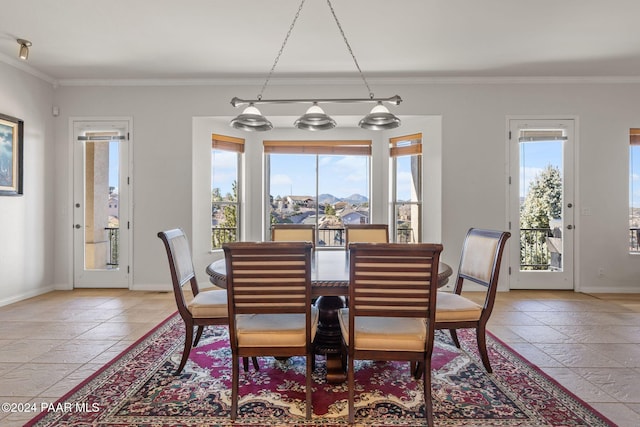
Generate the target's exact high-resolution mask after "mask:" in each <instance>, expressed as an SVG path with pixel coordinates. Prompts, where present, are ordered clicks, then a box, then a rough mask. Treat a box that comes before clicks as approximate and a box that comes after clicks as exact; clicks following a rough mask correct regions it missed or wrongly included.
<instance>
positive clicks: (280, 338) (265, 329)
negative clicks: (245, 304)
mask: <svg viewBox="0 0 640 427" xmlns="http://www.w3.org/2000/svg"><path fill="white" fill-rule="evenodd" d="M305 326H306V324H305V315H304V314H297V313H283V314H239V315H237V316H236V330H237V331H236V332H237V334H238V344H239V345H240V346H241V347H303V346H305V345H306V342H307V339H306V336H305V335H306V334H305ZM317 329H318V308H317V307H315V306H312V307H311V341H313V339H314V338H315V336H316V331H317Z"/></svg>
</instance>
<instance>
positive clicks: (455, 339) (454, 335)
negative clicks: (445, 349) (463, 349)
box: [449, 329, 460, 348]
mask: <svg viewBox="0 0 640 427" xmlns="http://www.w3.org/2000/svg"><path fill="white" fill-rule="evenodd" d="M449 333H450V334H451V339H452V340H453V343H454V344H455V345H456V347H458V348H460V341H459V340H458V332H457V331H456V330H455V329H449Z"/></svg>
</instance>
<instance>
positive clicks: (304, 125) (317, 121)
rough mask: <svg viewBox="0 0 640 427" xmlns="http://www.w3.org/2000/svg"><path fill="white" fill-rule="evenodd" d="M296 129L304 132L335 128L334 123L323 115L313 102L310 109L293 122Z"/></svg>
mask: <svg viewBox="0 0 640 427" xmlns="http://www.w3.org/2000/svg"><path fill="white" fill-rule="evenodd" d="M293 125H294V126H295V127H297V128H298V129H306V130H327V129H333V128H334V127H336V121H335V120H333V119H332V118H331V117H330V116H328V115H327V114H325V112H324V111H323V110H322V108H320V107H318V103H317V102H314V103H313V105H312V106H311V107H309V109H308V110H307V112H306V113H304V114H303V115H302V116H300V118H299V119H298V120H296V121H295V122H293Z"/></svg>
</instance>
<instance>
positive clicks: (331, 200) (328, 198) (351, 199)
mask: <svg viewBox="0 0 640 427" xmlns="http://www.w3.org/2000/svg"><path fill="white" fill-rule="evenodd" d="M368 201H369V199H368V198H367V197H365V196H363V195H362V194H352V195H350V196H347V197H342V198H340V197H336V196H334V195H333V194H320V195H319V196H318V202H319V203H320V204H321V205H326V204H327V203H328V204H330V205H334V204H336V203H337V202H347V203H349V204H352V205H359V204H362V203H366V202H368Z"/></svg>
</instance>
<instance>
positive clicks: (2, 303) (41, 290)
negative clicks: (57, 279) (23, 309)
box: [0, 286, 56, 307]
mask: <svg viewBox="0 0 640 427" xmlns="http://www.w3.org/2000/svg"><path fill="white" fill-rule="evenodd" d="M55 290H56V288H55V287H54V286H47V287H45V288H38V289H34V290H32V291H29V292H22V293H19V294H17V295H13V296H10V297H8V298H4V299H0V307H3V306H5V305H9V304H13V303H14V302H18V301H23V300H26V299H29V298H33V297H37V296H38V295H42V294H46V293H48V292H51V291H55Z"/></svg>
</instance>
